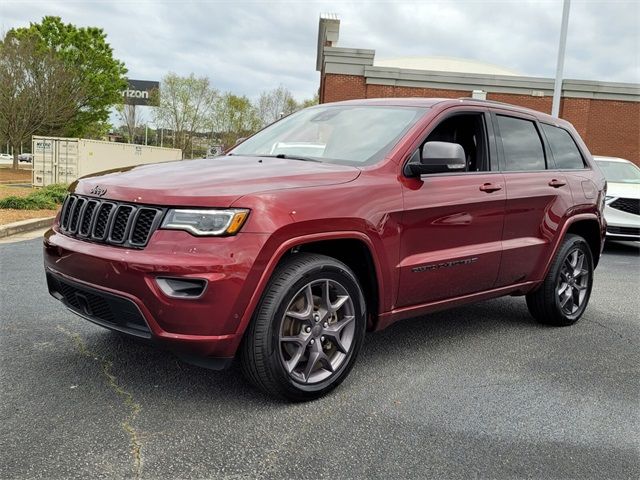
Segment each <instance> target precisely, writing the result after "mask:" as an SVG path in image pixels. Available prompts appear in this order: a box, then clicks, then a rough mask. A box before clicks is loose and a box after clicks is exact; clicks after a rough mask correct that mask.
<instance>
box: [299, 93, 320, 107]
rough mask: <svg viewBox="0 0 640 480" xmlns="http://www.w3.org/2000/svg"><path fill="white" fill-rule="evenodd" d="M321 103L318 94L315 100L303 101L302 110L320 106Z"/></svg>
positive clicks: (314, 97)
mask: <svg viewBox="0 0 640 480" xmlns="http://www.w3.org/2000/svg"><path fill="white" fill-rule="evenodd" d="M318 103H320V96H319V95H318V94H317V93H316V94H315V95H314V96H313V98H307V99H306V100H303V101H302V103H301V104H300V108H308V107H313V106H314V105H318Z"/></svg>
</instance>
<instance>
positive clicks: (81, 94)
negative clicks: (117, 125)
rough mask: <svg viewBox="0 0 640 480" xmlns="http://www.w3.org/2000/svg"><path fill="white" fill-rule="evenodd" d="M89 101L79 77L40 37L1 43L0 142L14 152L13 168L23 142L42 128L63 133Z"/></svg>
mask: <svg viewBox="0 0 640 480" xmlns="http://www.w3.org/2000/svg"><path fill="white" fill-rule="evenodd" d="M88 97H89V92H87V91H86V89H85V82H83V81H82V78H81V77H80V76H79V75H78V74H77V72H76V71H75V70H74V69H72V68H71V67H70V66H68V65H67V64H65V63H64V62H63V61H62V60H61V59H59V58H58V57H57V56H56V55H55V54H54V53H53V52H52V51H50V50H47V49H43V48H41V45H40V42H39V39H38V38H37V37H36V36H34V35H20V36H17V35H16V34H15V32H9V33H7V35H6V36H5V37H4V39H2V41H0V138H2V139H3V140H6V141H7V142H8V143H9V144H10V145H11V147H12V148H13V168H14V169H17V168H18V152H19V149H20V145H21V144H22V143H23V142H25V141H28V140H29V139H30V138H31V135H33V134H35V133H37V132H42V131H43V130H44V129H46V130H47V131H48V132H52V133H54V134H55V133H61V132H63V131H64V130H65V128H66V126H67V125H68V124H69V122H71V121H72V120H73V119H74V118H75V116H76V115H77V106H78V105H83V104H86V103H87V101H88Z"/></svg>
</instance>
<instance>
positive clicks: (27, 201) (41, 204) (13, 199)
mask: <svg viewBox="0 0 640 480" xmlns="http://www.w3.org/2000/svg"><path fill="white" fill-rule="evenodd" d="M66 195H67V185H62V184H57V185H47V186H46V187H43V188H40V189H38V190H36V191H34V192H33V193H30V194H29V195H27V196H25V197H17V196H15V195H10V196H8V197H5V198H3V199H2V200H0V208H13V209H16V210H43V209H46V210H55V209H56V208H58V206H60V204H61V203H62V201H63V200H64V197H65V196H66Z"/></svg>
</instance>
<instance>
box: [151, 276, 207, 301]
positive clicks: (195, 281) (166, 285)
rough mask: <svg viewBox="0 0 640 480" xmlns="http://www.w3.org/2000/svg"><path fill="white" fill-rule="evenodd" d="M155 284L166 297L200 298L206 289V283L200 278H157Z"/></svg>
mask: <svg viewBox="0 0 640 480" xmlns="http://www.w3.org/2000/svg"><path fill="white" fill-rule="evenodd" d="M156 283H157V284H158V286H159V287H160V290H162V293H164V294H165V295H166V296H168V297H174V298H200V297H201V296H202V294H203V293H204V291H205V290H206V288H207V281H206V280H202V279H200V278H171V277H158V278H156Z"/></svg>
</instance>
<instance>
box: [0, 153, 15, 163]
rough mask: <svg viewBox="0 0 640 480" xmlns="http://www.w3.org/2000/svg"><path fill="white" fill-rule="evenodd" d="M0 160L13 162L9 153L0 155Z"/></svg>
mask: <svg viewBox="0 0 640 480" xmlns="http://www.w3.org/2000/svg"><path fill="white" fill-rule="evenodd" d="M0 160H4V161H7V160H10V161H12V162H13V155H11V154H9V153H0Z"/></svg>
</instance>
